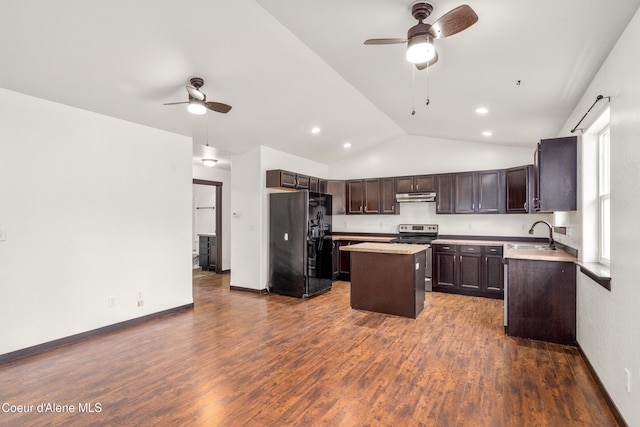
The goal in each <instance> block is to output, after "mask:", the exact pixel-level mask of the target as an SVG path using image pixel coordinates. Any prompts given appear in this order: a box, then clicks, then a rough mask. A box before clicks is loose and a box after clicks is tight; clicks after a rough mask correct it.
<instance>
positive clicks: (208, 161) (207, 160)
mask: <svg viewBox="0 0 640 427" xmlns="http://www.w3.org/2000/svg"><path fill="white" fill-rule="evenodd" d="M189 106H191V104H189ZM202 106H203V107H204V104H203V105H202ZM205 112H206V108H205ZM205 147H206V148H205V155H208V151H209V122H208V121H207V142H206V143H205ZM202 163H203V164H204V165H205V166H206V167H209V168H212V167H214V166H215V165H216V163H218V161H217V160H216V159H212V158H210V157H205V158H204V159H202Z"/></svg>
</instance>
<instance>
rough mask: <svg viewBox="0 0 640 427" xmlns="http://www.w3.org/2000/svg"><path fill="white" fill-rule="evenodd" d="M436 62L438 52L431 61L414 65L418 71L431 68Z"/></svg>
mask: <svg viewBox="0 0 640 427" xmlns="http://www.w3.org/2000/svg"><path fill="white" fill-rule="evenodd" d="M436 62H438V52H436V55H435V56H434V57H433V58H432V59H431V61H427V62H423V63H422V64H416V68H417V69H418V70H424V69H425V68H427V67H431V66H432V65H433V64H435V63H436Z"/></svg>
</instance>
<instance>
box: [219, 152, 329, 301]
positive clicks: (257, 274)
mask: <svg viewBox="0 0 640 427" xmlns="http://www.w3.org/2000/svg"><path fill="white" fill-rule="evenodd" d="M270 169H286V170H291V171H295V172H298V173H301V174H306V175H311V176H317V177H324V176H326V175H327V173H328V171H327V169H328V168H327V166H326V165H323V164H321V163H318V162H314V161H311V160H308V159H304V158H301V157H297V156H294V155H291V154H288V153H284V152H282V151H278V150H274V149H272V148H269V147H264V146H260V147H258V148H256V149H254V150H251V151H249V152H247V153H244V154H242V155H237V156H234V157H233V158H232V172H231V176H232V196H231V211H232V212H235V213H237V216H233V215H232V219H231V233H232V239H233V241H232V244H231V285H232V286H238V287H242V288H248V289H265V288H266V287H267V281H268V273H269V271H268V269H269V212H268V209H269V205H268V194H269V193H271V192H273V191H277V190H271V189H267V188H266V171H267V170H270Z"/></svg>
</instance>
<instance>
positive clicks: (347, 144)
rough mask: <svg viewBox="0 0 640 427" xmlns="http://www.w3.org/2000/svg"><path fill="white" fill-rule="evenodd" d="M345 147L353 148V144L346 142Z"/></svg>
mask: <svg viewBox="0 0 640 427" xmlns="http://www.w3.org/2000/svg"><path fill="white" fill-rule="evenodd" d="M343 147H344V148H351V143H350V142H345V143H344V145H343Z"/></svg>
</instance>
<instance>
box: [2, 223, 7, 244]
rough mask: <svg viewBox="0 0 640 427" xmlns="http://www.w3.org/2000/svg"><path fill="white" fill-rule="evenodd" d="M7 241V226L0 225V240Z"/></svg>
mask: <svg viewBox="0 0 640 427" xmlns="http://www.w3.org/2000/svg"><path fill="white" fill-rule="evenodd" d="M6 241H7V227H0V242H6Z"/></svg>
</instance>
